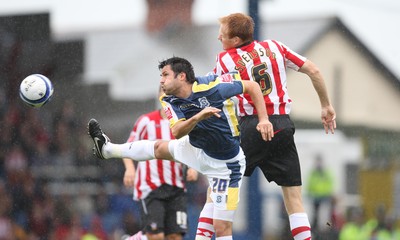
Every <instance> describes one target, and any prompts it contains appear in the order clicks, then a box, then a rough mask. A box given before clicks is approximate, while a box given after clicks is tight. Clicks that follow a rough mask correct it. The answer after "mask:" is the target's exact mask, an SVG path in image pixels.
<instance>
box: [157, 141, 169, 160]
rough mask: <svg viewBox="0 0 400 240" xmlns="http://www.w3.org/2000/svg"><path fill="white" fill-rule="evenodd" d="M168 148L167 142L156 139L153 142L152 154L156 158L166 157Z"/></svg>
mask: <svg viewBox="0 0 400 240" xmlns="http://www.w3.org/2000/svg"><path fill="white" fill-rule="evenodd" d="M167 150H168V143H167V142H165V141H161V140H157V141H156V142H155V143H154V156H155V158H157V159H166V156H165V155H166V153H165V152H166V151H167Z"/></svg>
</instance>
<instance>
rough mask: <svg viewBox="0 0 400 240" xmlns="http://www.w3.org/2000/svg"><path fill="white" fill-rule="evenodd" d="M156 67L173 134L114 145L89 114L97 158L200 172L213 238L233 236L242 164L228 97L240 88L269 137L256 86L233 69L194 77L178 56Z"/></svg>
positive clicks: (269, 126)
mask: <svg viewBox="0 0 400 240" xmlns="http://www.w3.org/2000/svg"><path fill="white" fill-rule="evenodd" d="M158 68H159V69H160V71H161V79H160V83H161V87H162V89H163V91H164V93H165V95H163V96H162V97H161V98H160V101H161V104H162V106H163V109H164V111H165V113H166V114H167V118H168V119H169V121H170V126H171V131H172V134H173V135H174V136H175V138H176V139H175V140H169V141H165V140H155V141H150V140H141V141H134V142H131V143H125V144H114V143H112V142H111V141H110V139H109V138H108V137H107V136H106V135H105V134H104V132H103V131H102V130H101V128H100V124H99V123H98V122H97V121H96V120H95V119H91V120H90V121H89V123H88V130H89V135H90V136H91V137H92V139H93V141H94V152H95V154H96V156H97V157H99V158H102V159H108V158H131V159H133V160H135V161H145V160H148V159H167V160H172V161H178V162H181V163H183V164H186V165H188V166H189V167H192V168H194V169H195V170H197V171H198V172H200V173H202V174H204V175H205V176H206V177H207V178H208V182H209V187H210V189H211V192H210V195H209V196H208V198H207V203H208V204H209V206H211V208H212V212H213V219H214V221H213V226H214V228H215V234H216V240H229V239H232V224H233V219H234V213H235V211H236V209H237V205H238V203H239V194H240V191H239V190H240V186H241V183H242V179H243V173H244V170H245V165H246V163H245V156H244V154H243V151H242V149H241V147H240V142H239V129H238V119H237V118H236V114H235V103H234V102H233V101H232V100H231V97H233V96H235V95H237V94H242V93H247V94H249V95H250V96H251V97H252V99H253V102H254V105H255V107H256V109H257V112H258V120H259V123H258V124H257V126H256V128H257V130H258V131H259V132H260V134H261V136H262V138H263V139H264V141H269V140H271V139H272V137H273V128H272V124H271V123H270V122H269V120H268V115H267V113H266V109H265V107H264V102H263V95H262V93H261V90H260V87H259V85H258V84H257V83H255V82H252V81H242V80H239V79H238V76H237V75H232V74H226V75H223V76H219V77H218V76H215V75H211V76H206V77H198V78H195V75H194V70H193V67H192V65H191V63H190V62H189V61H188V60H186V59H183V58H179V57H172V58H169V59H167V60H164V61H162V62H160V63H159V66H158ZM196 239H197V240H201V238H199V237H196Z"/></svg>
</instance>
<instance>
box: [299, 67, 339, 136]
mask: <svg viewBox="0 0 400 240" xmlns="http://www.w3.org/2000/svg"><path fill="white" fill-rule="evenodd" d="M299 72H302V73H305V74H307V75H308V77H309V78H310V79H311V82H312V84H313V86H314V89H315V91H316V92H317V94H318V97H319V101H320V103H321V120H322V124H323V125H324V128H325V132H326V133H328V132H329V131H331V133H334V132H335V128H336V120H335V118H336V113H335V109H334V108H333V106H332V104H331V102H330V100H329V96H328V91H327V89H326V86H325V81H324V78H323V76H322V74H321V72H320V71H319V69H318V67H317V66H316V65H315V64H314V63H313V62H312V61H310V60H306V61H305V62H304V64H303V66H302V67H301V68H300V69H299Z"/></svg>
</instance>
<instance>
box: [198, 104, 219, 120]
mask: <svg viewBox="0 0 400 240" xmlns="http://www.w3.org/2000/svg"><path fill="white" fill-rule="evenodd" d="M219 112H221V109H219V108H215V107H205V108H204V109H203V110H201V111H200V112H199V113H198V115H199V119H200V121H201V120H204V119H207V118H210V117H212V116H215V117H217V118H220V117H221V115H219Z"/></svg>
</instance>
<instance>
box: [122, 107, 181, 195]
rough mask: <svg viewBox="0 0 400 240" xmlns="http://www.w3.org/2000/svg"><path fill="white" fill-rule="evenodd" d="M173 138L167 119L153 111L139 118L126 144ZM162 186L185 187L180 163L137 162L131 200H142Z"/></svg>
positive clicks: (164, 161) (159, 160)
mask: <svg viewBox="0 0 400 240" xmlns="http://www.w3.org/2000/svg"><path fill="white" fill-rule="evenodd" d="M173 138H174V137H173V135H172V133H171V129H170V125H169V121H168V119H163V118H162V116H161V114H160V111H154V112H150V113H147V114H144V115H142V116H140V117H139V119H138V120H137V121H136V123H135V125H134V126H133V129H132V131H131V133H130V136H129V138H128V141H127V142H133V141H138V140H158V139H162V140H170V139H173ZM163 184H168V185H171V186H176V187H179V188H184V187H185V184H184V179H183V165H182V164H181V163H178V162H173V161H168V160H161V159H153V160H149V161H141V162H138V164H137V167H136V177H135V187H134V190H133V199H135V200H139V199H144V198H146V197H147V195H149V193H150V192H151V191H153V190H155V189H156V188H158V187H160V186H161V185H163Z"/></svg>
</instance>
